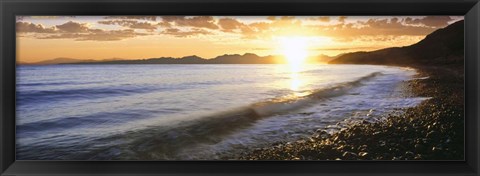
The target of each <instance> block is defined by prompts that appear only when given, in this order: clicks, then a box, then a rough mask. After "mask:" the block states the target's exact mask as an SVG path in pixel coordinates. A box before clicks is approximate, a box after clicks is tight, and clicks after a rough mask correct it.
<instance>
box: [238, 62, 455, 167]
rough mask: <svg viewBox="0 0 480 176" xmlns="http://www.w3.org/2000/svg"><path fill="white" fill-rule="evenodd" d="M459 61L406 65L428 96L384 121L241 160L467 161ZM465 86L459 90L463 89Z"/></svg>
mask: <svg viewBox="0 0 480 176" xmlns="http://www.w3.org/2000/svg"><path fill="white" fill-rule="evenodd" d="M460 66H461V65H454V66H453V67H451V68H446V67H442V66H431V67H426V66H408V67H410V68H414V69H416V71H417V73H418V74H417V75H415V78H421V79H412V80H408V81H405V85H404V86H406V88H408V89H409V91H410V92H411V93H412V94H413V95H415V96H419V97H430V98H429V99H427V100H425V101H423V102H422V103H420V104H419V105H418V106H416V107H412V108H406V109H403V110H402V111H403V112H402V113H400V114H397V113H394V114H387V118H386V119H385V120H384V121H379V122H374V123H370V122H366V121H363V122H362V123H360V124H355V125H353V126H350V127H348V128H347V129H345V130H342V131H339V132H337V133H334V134H332V135H330V134H328V133H327V132H326V131H325V130H317V131H316V132H315V133H314V134H312V135H311V137H310V138H309V139H308V140H298V141H292V142H281V143H276V144H274V145H272V146H268V147H264V148H261V149H255V150H252V151H247V152H245V153H244V154H243V155H242V156H241V157H239V158H237V159H239V160H463V159H464V103H463V101H464V91H463V90H464V74H463V67H461V68H460ZM459 90H461V91H459Z"/></svg>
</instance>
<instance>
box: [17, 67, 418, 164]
mask: <svg viewBox="0 0 480 176" xmlns="http://www.w3.org/2000/svg"><path fill="white" fill-rule="evenodd" d="M415 74H416V72H415V70H413V69H410V68H402V67H389V66H371V65H306V66H304V67H303V68H302V69H301V70H295V71H292V70H290V69H289V68H288V66H287V65H233V64H232V65H206V64H205V65H201V64H199V65H46V66H27V65H25V66H23V65H22V66H17V90H16V107H17V109H16V124H17V126H16V149H17V150H16V157H17V159H18V160H220V159H234V158H236V157H238V156H241V155H242V153H244V152H246V151H250V150H252V149H256V148H261V147H265V146H269V145H272V144H275V143H278V142H286V141H294V140H301V139H307V138H308V137H309V136H311V134H312V133H313V132H314V131H316V130H325V131H327V132H329V133H335V132H337V131H339V130H342V129H343V128H345V127H346V126H348V125H352V124H355V123H360V122H362V121H367V122H375V121H380V120H384V118H385V116H386V114H388V113H399V112H400V113H401V111H399V110H401V109H402V108H408V107H413V106H416V105H417V104H419V103H421V102H422V101H423V100H425V99H426V97H415V96H413V95H411V94H409V93H408V90H407V88H406V87H405V86H404V85H405V84H402V83H403V82H404V81H407V80H410V79H415Z"/></svg>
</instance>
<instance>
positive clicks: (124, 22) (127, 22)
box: [98, 20, 157, 31]
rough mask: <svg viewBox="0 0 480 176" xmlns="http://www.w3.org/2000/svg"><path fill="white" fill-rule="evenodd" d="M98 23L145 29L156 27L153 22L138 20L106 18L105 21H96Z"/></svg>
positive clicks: (149, 29)
mask: <svg viewBox="0 0 480 176" xmlns="http://www.w3.org/2000/svg"><path fill="white" fill-rule="evenodd" d="M98 23H99V24H105V25H120V26H123V27H128V28H131V29H145V30H148V31H153V30H155V29H157V26H156V25H155V24H152V23H149V22H139V21H135V20H107V21H98Z"/></svg>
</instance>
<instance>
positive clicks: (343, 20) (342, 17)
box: [338, 16, 347, 23]
mask: <svg viewBox="0 0 480 176" xmlns="http://www.w3.org/2000/svg"><path fill="white" fill-rule="evenodd" d="M345 19H347V17H346V16H339V17H338V21H339V22H340V23H344V22H345Z"/></svg>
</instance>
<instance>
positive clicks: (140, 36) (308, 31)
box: [16, 16, 463, 63]
mask: <svg viewBox="0 0 480 176" xmlns="http://www.w3.org/2000/svg"><path fill="white" fill-rule="evenodd" d="M462 19H463V17H462V16H369V17H367V16H296V17H290V16H276V17H274V16H17V24H16V28H17V29H16V30H17V61H18V62H22V63H23V62H27V63H32V62H38V61H42V60H49V59H54V58H60V57H64V58H75V59H95V60H101V59H112V58H122V59H145V58H157V57H183V56H189V55H197V56H200V57H203V58H213V57H216V56H219V55H224V54H244V53H255V54H257V55H260V56H265V55H280V54H281V53H282V51H281V48H282V47H281V45H282V42H281V41H284V40H283V39H288V38H301V39H302V40H305V41H307V42H306V43H308V55H311V56H314V55H321V54H324V55H329V56H335V55H338V54H341V53H345V52H354V51H371V50H376V49H381V48H386V47H394V46H406V45H411V44H413V43H416V42H418V41H420V40H421V39H423V38H424V37H425V36H426V35H427V34H429V33H431V32H433V31H434V30H437V29H439V28H443V27H445V26H447V25H449V24H451V23H453V22H455V21H458V20H462Z"/></svg>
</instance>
